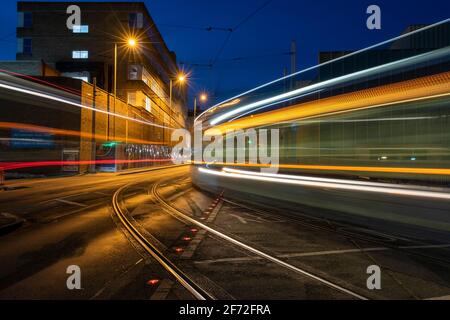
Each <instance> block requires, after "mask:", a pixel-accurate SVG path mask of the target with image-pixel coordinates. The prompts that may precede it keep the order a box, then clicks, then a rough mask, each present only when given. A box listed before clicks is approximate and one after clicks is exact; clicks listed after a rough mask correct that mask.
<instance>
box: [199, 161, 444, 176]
mask: <svg viewBox="0 0 450 320" xmlns="http://www.w3.org/2000/svg"><path fill="white" fill-rule="evenodd" d="M191 163H192V164H196V165H217V166H228V167H233V166H234V167H251V168H270V167H275V168H280V169H300V170H317V171H354V172H380V173H401V174H424V175H443V176H448V175H450V169H447V168H405V167H369V166H333V165H306V164H305V165H302V164H277V165H271V164H261V163H227V162H214V163H208V162H204V161H192V162H191Z"/></svg>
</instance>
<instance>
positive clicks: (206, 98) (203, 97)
mask: <svg viewBox="0 0 450 320" xmlns="http://www.w3.org/2000/svg"><path fill="white" fill-rule="evenodd" d="M206 100H208V96H207V95H206V93H202V94H200V101H201V102H203V103H205V102H206ZM196 114H197V97H195V98H194V119H195V117H196Z"/></svg>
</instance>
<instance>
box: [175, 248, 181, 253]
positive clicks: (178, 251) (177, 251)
mask: <svg viewBox="0 0 450 320" xmlns="http://www.w3.org/2000/svg"><path fill="white" fill-rule="evenodd" d="M175 252H176V253H180V252H183V248H175Z"/></svg>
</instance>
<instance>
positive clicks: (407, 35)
mask: <svg viewBox="0 0 450 320" xmlns="http://www.w3.org/2000/svg"><path fill="white" fill-rule="evenodd" d="M448 22H450V18H449V19H445V20H442V21H439V22H436V23H434V24H431V25H429V26H425V27H423V28H420V29H417V30H414V31H411V32H408V33H405V34H402V35H400V36H397V37H394V38H392V39H388V40H385V41H383V42H380V43H377V44H374V45H372V46H369V47H367V48H363V49H360V50H357V51H355V52H351V53H349V54H346V55H344V56H342V57H338V58H336V59H332V60H329V61H326V62H323V63H321V64H318V65H316V66H312V67H309V68H306V69H303V70H300V71H298V72H296V73H294V74H290V75H287V76H284V77H281V78H279V79H276V80H273V81H270V82H268V83H265V84H263V85H260V86H258V87H256V88H253V89H251V90H248V91H245V92H243V93H241V94H238V95H236V96H234V97H231V98H229V99H226V100H224V101H222V102H220V103H218V104H216V105H214V106H212V107H211V108H209V109H207V110H205V111H204V112H202V113H201V114H200V115H199V116H198V117H197V118H196V119H195V121H198V119H200V117H202V116H203V115H205V114H208V113H211V112H213V111H215V110H216V109H220V108H222V106H223V105H224V104H226V103H228V102H229V101H231V100H234V99H237V98H242V96H244V95H246V94H249V93H252V92H255V91H257V90H259V89H262V88H265V87H267V86H269V85H272V84H274V83H277V82H280V81H283V80H286V79H289V78H293V77H295V76H297V75H300V74H303V73H306V72H308V71H311V70H314V69H319V68H320V67H323V66H326V65H328V64H331V63H335V62H337V61H340V60H343V59H346V58H348V57H351V56H354V55H358V54H360V53H362V52H366V51H369V50H371V49H375V48H377V47H380V46H383V45H385V44H388V43H392V42H394V41H397V40H400V39H402V38H405V37H409V36H411V35H413V34H416V33H419V32H423V31H426V30H428V29H432V28H434V27H437V26H439V25H443V24H445V23H448Z"/></svg>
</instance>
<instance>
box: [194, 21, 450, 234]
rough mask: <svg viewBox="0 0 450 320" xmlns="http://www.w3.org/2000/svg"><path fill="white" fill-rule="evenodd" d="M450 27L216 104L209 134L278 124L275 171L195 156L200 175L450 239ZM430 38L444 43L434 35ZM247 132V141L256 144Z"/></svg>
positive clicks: (204, 180) (240, 190)
mask: <svg viewBox="0 0 450 320" xmlns="http://www.w3.org/2000/svg"><path fill="white" fill-rule="evenodd" d="M449 24H450V22H449V21H448V20H446V21H443V22H441V23H438V24H436V25H433V26H429V27H426V28H424V29H421V30H416V31H414V32H412V33H410V34H405V35H402V36H400V37H398V38H395V39H393V40H390V41H386V42H383V43H382V44H380V45H376V46H372V47H370V48H368V49H365V50H361V51H358V52H355V53H351V54H348V55H346V56H342V57H339V58H337V59H335V60H331V61H328V62H325V63H323V64H321V65H319V66H317V67H314V68H308V69H306V70H303V71H300V72H299V73H296V74H294V75H292V76H289V77H285V78H282V79H280V80H276V81H274V82H271V83H269V84H266V85H263V86H260V87H258V88H256V89H254V90H250V91H248V92H246V93H244V94H242V95H240V96H237V97H233V98H231V99H229V100H227V101H225V102H223V103H221V104H219V105H216V106H214V107H213V108H211V109H210V110H208V111H206V112H205V113H203V114H202V115H200V116H199V117H198V118H197V119H196V121H197V122H201V123H202V125H203V127H204V128H205V135H211V136H213V135H215V136H217V135H224V134H225V133H226V132H230V131H236V130H248V129H255V130H261V129H269V130H270V129H277V130H278V132H279V141H278V145H279V149H278V153H279V159H278V160H279V161H278V163H279V164H278V165H277V172H275V173H273V172H272V173H267V172H264V170H262V169H264V168H267V165H265V164H262V163H250V162H249V161H240V162H239V161H234V162H233V163H230V162H226V161H223V162H220V161H215V162H207V161H206V162H205V161H200V162H199V161H197V162H196V165H197V166H196V167H195V168H193V180H194V183H196V184H197V185H198V186H199V187H201V188H203V189H207V190H216V189H217V190H221V189H225V190H226V192H228V194H229V195H230V196H234V197H240V198H245V199H250V198H252V197H256V198H257V200H255V201H257V202H259V203H260V202H266V203H268V204H272V205H273V204H274V203H276V204H277V206H287V207H289V208H290V209H293V210H299V208H302V209H301V210H302V211H303V212H305V211H308V212H312V213H313V214H314V215H327V216H331V217H333V218H335V219H343V220H345V221H351V222H352V223H356V224H360V225H363V226H375V225H377V226H378V227H380V228H381V229H383V230H388V231H395V232H397V231H398V230H402V232H404V233H406V234H408V235H409V236H413V237H419V236H420V237H423V236H424V235H423V234H426V236H424V237H429V238H432V239H437V238H439V239H440V240H450V214H449V213H450V190H449V189H448V187H449V186H450V185H449V184H450V121H449V117H450V108H449V107H450V36H449V35H450V31H449V30H450V28H449ZM431 38H432V39H437V40H436V42H435V43H432V44H430V43H428V42H426V40H427V39H431ZM405 44H408V45H407V46H403V47H402V45H405ZM399 47H400V48H402V49H398V48H399ZM305 77H309V80H307V81H305ZM239 132H241V131H239ZM241 134H244V135H245V131H244V133H241ZM245 138H246V145H245V147H248V146H249V144H251V143H253V144H255V143H258V142H256V141H251V139H248V137H245ZM246 160H247V159H246Z"/></svg>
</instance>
